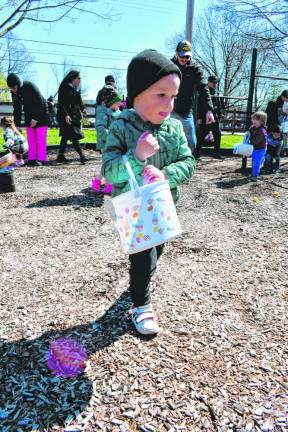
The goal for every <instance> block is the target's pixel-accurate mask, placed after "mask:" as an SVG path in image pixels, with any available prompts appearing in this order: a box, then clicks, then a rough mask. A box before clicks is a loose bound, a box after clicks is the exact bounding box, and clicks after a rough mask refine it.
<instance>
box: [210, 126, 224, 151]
mask: <svg viewBox="0 0 288 432" xmlns="http://www.w3.org/2000/svg"><path fill="white" fill-rule="evenodd" d="M212 133H213V135H214V156H215V157H216V158H219V159H222V157H221V155H220V145H221V130H220V123H219V121H216V122H215V123H214V124H213V127H212Z"/></svg>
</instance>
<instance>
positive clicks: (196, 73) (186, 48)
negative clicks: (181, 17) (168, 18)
mask: <svg viewBox="0 0 288 432" xmlns="http://www.w3.org/2000/svg"><path fill="white" fill-rule="evenodd" d="M171 60H172V61H173V63H175V64H176V65H177V66H178V67H179V69H180V71H181V73H182V80H181V84H180V87H179V92H178V95H177V98H176V100H175V105H174V111H173V114H172V115H173V117H175V118H177V119H178V120H180V121H181V122H182V124H183V128H184V132H185V135H186V138H187V141H188V145H189V147H190V148H191V150H192V152H195V147H196V133H195V124H194V118H193V109H194V107H195V100H196V93H198V98H199V99H200V100H201V104H202V106H203V109H204V111H205V123H213V122H214V116H213V112H212V110H213V104H212V101H211V97H210V93H209V90H208V87H207V84H206V82H205V80H204V77H203V73H202V71H201V69H200V68H199V66H197V65H196V64H195V63H192V50H191V43H190V42H189V41H188V40H182V41H180V42H179V43H178V45H177V47H176V52H175V56H174V57H173V59H171Z"/></svg>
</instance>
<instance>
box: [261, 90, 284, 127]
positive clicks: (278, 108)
mask: <svg viewBox="0 0 288 432" xmlns="http://www.w3.org/2000/svg"><path fill="white" fill-rule="evenodd" d="M286 101H288V90H283V91H282V93H281V95H280V96H278V98H277V99H276V101H270V102H268V105H267V108H266V111H265V112H266V114H267V132H268V133H270V132H271V130H272V129H273V128H274V126H275V125H278V126H280V123H281V121H280V115H281V112H282V107H283V104H284V102H286Z"/></svg>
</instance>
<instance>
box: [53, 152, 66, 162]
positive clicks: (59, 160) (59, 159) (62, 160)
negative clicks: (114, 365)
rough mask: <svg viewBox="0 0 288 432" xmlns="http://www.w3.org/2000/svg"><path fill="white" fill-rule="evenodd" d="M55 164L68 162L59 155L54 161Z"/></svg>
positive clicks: (62, 155)
mask: <svg viewBox="0 0 288 432" xmlns="http://www.w3.org/2000/svg"><path fill="white" fill-rule="evenodd" d="M56 162H59V163H68V160H67V159H66V157H65V156H64V154H61V153H59V154H58V156H57V159H56Z"/></svg>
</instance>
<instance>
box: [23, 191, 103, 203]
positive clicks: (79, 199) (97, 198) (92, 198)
mask: <svg viewBox="0 0 288 432" xmlns="http://www.w3.org/2000/svg"><path fill="white" fill-rule="evenodd" d="M81 193H82V195H70V196H66V197H61V198H46V199H43V200H41V201H37V202H35V203H31V204H29V205H27V208H34V207H58V206H65V207H66V206H67V207H68V206H73V207H79V208H80V207H82V208H83V207H86V208H87V207H101V206H102V205H103V203H104V199H105V197H104V195H103V194H96V193H93V192H92V191H91V189H90V188H86V189H83V190H82V191H81Z"/></svg>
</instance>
